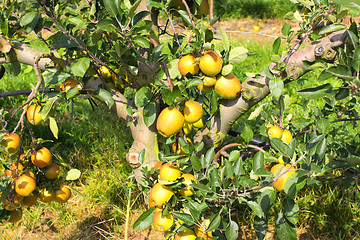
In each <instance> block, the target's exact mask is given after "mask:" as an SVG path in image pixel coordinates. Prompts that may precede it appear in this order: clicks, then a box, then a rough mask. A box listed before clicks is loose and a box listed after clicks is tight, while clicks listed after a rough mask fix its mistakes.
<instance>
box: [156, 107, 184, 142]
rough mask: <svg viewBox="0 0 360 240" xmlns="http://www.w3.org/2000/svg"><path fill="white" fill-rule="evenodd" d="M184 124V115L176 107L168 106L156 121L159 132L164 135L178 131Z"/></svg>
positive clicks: (168, 135) (167, 135) (170, 134)
mask: <svg viewBox="0 0 360 240" xmlns="http://www.w3.org/2000/svg"><path fill="white" fill-rule="evenodd" d="M183 125H184V116H183V115H182V113H181V112H180V111H179V110H177V109H176V108H172V107H166V108H164V109H163V110H162V111H161V113H160V114H159V116H158V118H157V121H156V128H157V130H158V132H159V133H160V134H161V135H163V136H164V137H170V136H172V135H174V134H176V133H178V132H179V131H180V130H181V128H182V127H183Z"/></svg>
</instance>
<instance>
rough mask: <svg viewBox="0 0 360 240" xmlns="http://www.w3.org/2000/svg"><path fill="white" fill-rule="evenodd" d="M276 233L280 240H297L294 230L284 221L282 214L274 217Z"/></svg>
mask: <svg viewBox="0 0 360 240" xmlns="http://www.w3.org/2000/svg"><path fill="white" fill-rule="evenodd" d="M275 226H276V233H277V236H278V237H279V239H280V240H297V235H296V229H295V228H294V227H292V226H290V225H289V223H288V222H287V221H286V219H284V215H283V213H282V212H279V213H278V214H277V215H276V219H275Z"/></svg>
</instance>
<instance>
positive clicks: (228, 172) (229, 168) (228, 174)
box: [225, 160, 234, 179]
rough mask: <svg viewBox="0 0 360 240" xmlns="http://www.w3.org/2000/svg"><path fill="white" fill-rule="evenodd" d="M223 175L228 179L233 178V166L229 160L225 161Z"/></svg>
mask: <svg viewBox="0 0 360 240" xmlns="http://www.w3.org/2000/svg"><path fill="white" fill-rule="evenodd" d="M225 174H226V177H227V178H229V179H230V178H232V177H233V176H234V166H233V165H232V164H231V162H230V161H229V160H225Z"/></svg>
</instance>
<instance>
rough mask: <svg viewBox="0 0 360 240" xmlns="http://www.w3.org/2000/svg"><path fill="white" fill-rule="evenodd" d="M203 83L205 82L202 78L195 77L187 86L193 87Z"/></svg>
mask: <svg viewBox="0 0 360 240" xmlns="http://www.w3.org/2000/svg"><path fill="white" fill-rule="evenodd" d="M202 83H203V80H202V79H199V78H194V79H191V80H190V81H188V82H187V84H186V88H191V87H194V86H197V85H199V84H202Z"/></svg>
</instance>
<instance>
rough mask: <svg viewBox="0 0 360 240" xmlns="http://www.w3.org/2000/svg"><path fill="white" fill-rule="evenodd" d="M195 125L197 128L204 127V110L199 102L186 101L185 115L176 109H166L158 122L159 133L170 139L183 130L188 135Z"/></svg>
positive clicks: (161, 113)
mask: <svg viewBox="0 0 360 240" xmlns="http://www.w3.org/2000/svg"><path fill="white" fill-rule="evenodd" d="M193 125H194V126H196V127H202V126H204V120H203V109H202V106H201V104H200V103H199V102H197V101H186V102H185V104H184V108H183V113H182V112H180V111H179V110H178V109H176V108H172V107H166V108H164V109H163V110H162V111H161V112H160V114H159V116H158V118H157V122H156V127H157V130H158V132H159V133H160V134H161V135H162V136H164V137H170V136H172V135H174V134H176V133H178V132H180V130H182V129H183V130H184V133H185V135H187V134H188V133H189V132H190V131H191V129H192V127H193Z"/></svg>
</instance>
